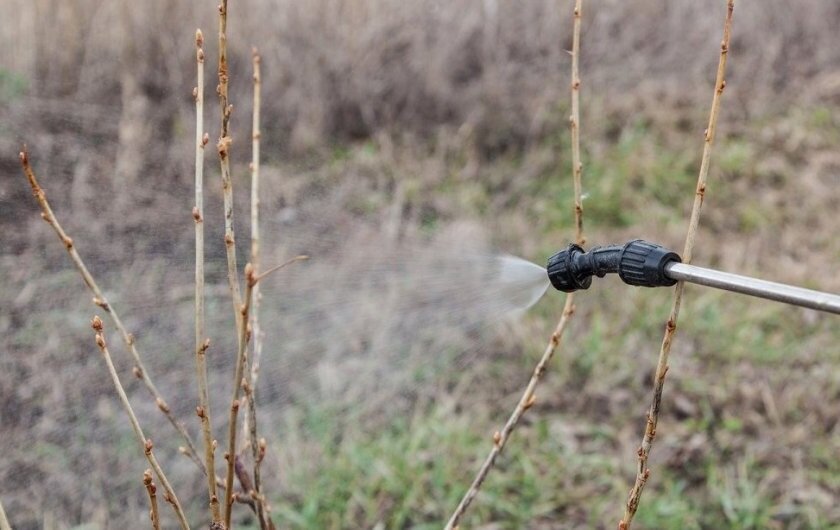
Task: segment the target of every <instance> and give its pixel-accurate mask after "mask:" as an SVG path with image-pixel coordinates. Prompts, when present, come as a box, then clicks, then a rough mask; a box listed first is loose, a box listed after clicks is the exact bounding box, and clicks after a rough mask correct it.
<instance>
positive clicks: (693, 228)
mask: <svg viewBox="0 0 840 530" xmlns="http://www.w3.org/2000/svg"><path fill="white" fill-rule="evenodd" d="M734 9H735V0H729V1H728V3H727V9H726V19H725V21H724V24H723V39H722V41H721V45H720V60H719V62H718V69H717V78H716V80H715V93H714V96H713V97H712V108H711V112H710V113H709V126H708V127H707V128H706V131H705V132H704V134H703V137H704V143H703V158H702V160H701V163H700V174H699V175H698V177H697V187H696V189H695V194H694V205H693V207H692V209H691V217H690V219H689V222H688V233H687V234H686V238H685V248H684V250H683V254H682V258H683V262H685V263H690V262H691V255H692V252H693V250H694V241H695V239H696V237H697V227H698V225H699V221H700V209H701V207H702V206H703V198H704V196H705V193H706V180H707V177H708V175H709V161H710V160H711V155H712V142H713V141H714V138H715V130H716V128H717V120H718V114H719V112H720V100H721V96H722V95H723V89H724V87H725V86H726V80H725V74H726V59H727V57H728V55H729V41H730V35H731V30H732V14H733V11H734ZM684 286H685V284H684V283H683V282H679V283H678V284H677V286H676V288H675V290H674V301H673V305H672V306H671V314H670V315H669V316H668V321H667V322H666V324H665V334H664V336H663V337H662V346H661V347H660V349H659V360H658V361H657V363H656V374H655V375H654V379H653V399H652V401H651V404H650V409H649V410H648V413H647V419H646V422H645V434H644V437H643V438H642V445H641V446H640V447H639V449H638V451H637V456H638V466H637V469H636V480H635V482H634V484H633V487H632V489H631V490H630V493H629V495H628V497H627V503H626V504H625V506H624V517H623V518H622V520H621V521H619V523H618V527H619V529H620V530H629V529H630V525H631V523H632V521H633V516H634V515H635V514H636V510H637V509H638V507H639V501H640V499H641V496H642V491H643V490H644V487H645V484H647V481H648V478H649V477H650V469H649V468H648V467H647V463H648V457H649V456H650V450H651V448H652V446H653V440H654V438H655V437H656V426H657V424H658V423H659V411H660V409H661V406H662V389H663V387H664V386H665V376H666V374H667V373H668V357H669V355H670V353H671V343H672V341H673V339H674V333H675V332H676V329H677V318H678V317H679V313H680V305H681V303H682V295H683V289H684Z"/></svg>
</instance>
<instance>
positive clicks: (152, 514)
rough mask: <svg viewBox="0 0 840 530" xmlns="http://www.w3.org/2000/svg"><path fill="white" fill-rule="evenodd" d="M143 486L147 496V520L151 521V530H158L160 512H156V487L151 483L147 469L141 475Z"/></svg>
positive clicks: (150, 472) (150, 476) (149, 470)
mask: <svg viewBox="0 0 840 530" xmlns="http://www.w3.org/2000/svg"><path fill="white" fill-rule="evenodd" d="M143 485H144V486H146V493H147V494H148V495H149V506H150V508H149V519H151V520H152V530H160V512H159V511H158V502H157V486H155V483H154V482H153V481H152V470H151V469H147V470H146V471H145V472H144V473H143Z"/></svg>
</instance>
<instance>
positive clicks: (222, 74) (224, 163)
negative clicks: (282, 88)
mask: <svg viewBox="0 0 840 530" xmlns="http://www.w3.org/2000/svg"><path fill="white" fill-rule="evenodd" d="M216 91H217V92H218V94H219V106H220V107H221V114H222V128H221V132H220V134H219V142H218V143H217V144H216V148H217V149H218V151H219V163H220V165H221V171H222V190H223V194H224V207H225V249H226V251H227V266H228V286H229V287H230V295H231V299H232V302H233V312H234V315H235V317H234V318H235V319H236V329H239V328H240V327H241V326H240V322H239V319H240V318H241V314H240V312H239V308H240V306H241V305H242V301H241V300H242V293H241V291H240V289H239V270H238V267H237V265H236V237H235V235H234V230H233V181H232V179H231V175H230V144H231V142H232V140H231V137H230V114H231V112H232V111H233V105H231V104H230V102H229V101H228V63H227V0H222V1H221V3H220V4H219V86H218V87H217V88H216Z"/></svg>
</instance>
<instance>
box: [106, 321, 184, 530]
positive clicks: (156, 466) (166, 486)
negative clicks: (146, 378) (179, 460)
mask: <svg viewBox="0 0 840 530" xmlns="http://www.w3.org/2000/svg"><path fill="white" fill-rule="evenodd" d="M91 327H92V328H93V330H94V332H95V333H96V345H97V346H98V347H99V351H100V352H102V358H103V359H104V360H105V364H106V365H107V367H108V373H109V374H110V376H111V381H112V382H113V383H114V388H116V390H117V394H118V395H119V397H120V401H121V402H122V405H123V408H124V409H125V412H126V414H127V415H128V419H129V422H130V423H131V428H132V429H133V430H134V434H135V435H136V436H137V441H138V442H140V447H141V448H142V449H143V454H144V455H145V456H146V460H148V462H149V465H151V466H152V469H153V470H154V471H155V475H157V478H158V480H160V483H161V484H162V485H163V491H164V492H165V496H164V498H165V499H166V501H167V502H169V503H170V504H171V505H172V508H173V509H174V510H175V515H177V516H178V522H179V523H180V525H181V529H182V530H189V528H190V525H189V523H187V517H186V515H184V510H183V509H182V508H181V503H180V502H179V501H178V497H177V496H176V495H175V491H174V490H173V489H172V485H171V484H170V483H169V480H168V479H167V478H166V474H164V472H163V469H161V467H160V463H158V460H157V458H156V457H155V454H154V453H153V452H152V448H153V447H154V444H153V443H152V441H151V440H150V439H148V438H146V436H145V435H144V434H143V429H142V428H141V427H140V422H139V421H137V416H136V415H135V414H134V409H132V408H131V403H130V402H129V401H128V396H127V395H126V393H125V389H124V388H123V385H122V382H121V381H120V376H119V375H117V370H116V368H114V362H113V361H112V360H111V353H110V352H109V351H108V344H107V343H106V342H105V332H104V325H103V324H102V319H101V318H99V317H98V316H94V317H93V320H91Z"/></svg>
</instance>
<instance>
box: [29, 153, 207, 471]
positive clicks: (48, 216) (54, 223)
mask: <svg viewBox="0 0 840 530" xmlns="http://www.w3.org/2000/svg"><path fill="white" fill-rule="evenodd" d="M20 161H21V164H22V165H23V172H24V173H25V174H26V178H27V179H28V180H29V185H30V187H31V188H32V192H33V194H34V195H35V199H36V200H37V201H38V206H39V207H40V208H41V218H42V219H43V220H44V221H46V222H47V224H49V225H50V226H51V227H52V229H53V230H55V233H56V234H57V235H58V238H59V240H61V243H62V244H63V245H64V248H65V249H67V253H68V254H69V255H70V259H71V260H72V261H73V264H74V265H75V266H76V269H77V270H78V271H79V274H81V276H82V279H83V280H84V282H85V285H87V287H88V289H90V291H91V292H92V293H93V303H94V304H95V305H97V306H99V307H100V308H102V310H104V311H105V312H106V313H108V314H109V315H110V316H111V320H112V321H113V322H114V326H115V327H116V328H117V331H119V332H120V335H121V336H122V339H123V341H124V342H125V344H126V346H127V347H128V351H129V353H130V354H131V357H132V360H133V361H134V369H133V373H134V375H135V377H137V378H138V379H140V380H141V381H143V384H144V385H145V386H146V388H147V389H148V390H149V392H150V393H151V394H152V397H153V398H154V400H155V403H156V404H157V407H158V409H159V410H160V411H161V412H162V413H163V414H164V415H165V416H166V419H168V420H169V423H171V424H172V426H173V427H175V430H176V431H178V433H179V434H180V435H181V437H182V438H183V439H184V442H185V443H186V444H187V445H186V447H185V449H186V451H184V454H186V455H187V456H188V457H189V458H190V459H191V460H192V461H193V462H195V464H196V465H197V466H198V467H199V468H200V469H201V470H202V471H204V472H205V473H206V472H207V470H206V468H205V467H204V462H202V461H201V459H199V458H198V456H197V452H196V448H195V443H194V442H193V439H192V436H190V434H189V433H188V432H187V429H186V428H185V427H184V425H183V424H182V423H181V422H180V421H178V420H177V419H176V418H175V416H174V415H173V414H172V412H171V411H170V409H169V405H167V403H166V400H165V399H164V398H163V395H162V394H161V393H160V391H158V389H157V387H156V386H155V385H154V383H153V382H152V379H151V377H150V376H149V372H148V371H147V370H146V367H145V366H144V365H143V361H142V359H141V357H140V353H139V351H138V350H137V345H136V343H135V340H134V335H132V334H131V333H129V332H128V330H126V328H125V326H124V325H123V323H122V320H121V319H120V317H119V315H118V313H117V310H116V308H115V307H114V306H113V305H111V303H110V302H109V301H108V299H107V298H105V295H104V294H102V290H101V289H100V288H99V285H97V283H96V280H94V278H93V276H92V275H91V273H90V271H89V270H88V268H87V266H86V265H85V263H84V261H83V260H82V257H81V256H80V255H79V253H78V251H77V250H76V245H75V244H74V242H73V239H71V238H70V237H69V236H68V235H67V233H66V232H65V231H64V229H63V228H62V227H61V224H59V222H58V219H56V217H55V214H53V211H52V208H51V207H50V203H49V201H48V200H47V195H46V193H45V192H44V189H43V188H41V186H40V185H39V184H38V180H37V178H36V177H35V172H34V171H33V170H32V166H31V165H30V161H29V154H28V152H27V150H26V146H24V148H23V151H21V152H20Z"/></svg>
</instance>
